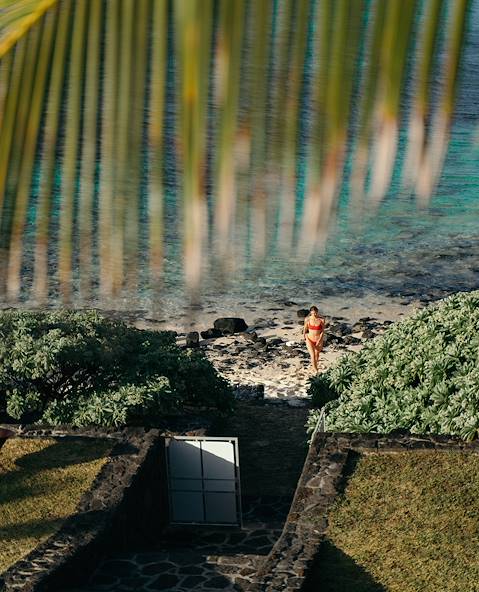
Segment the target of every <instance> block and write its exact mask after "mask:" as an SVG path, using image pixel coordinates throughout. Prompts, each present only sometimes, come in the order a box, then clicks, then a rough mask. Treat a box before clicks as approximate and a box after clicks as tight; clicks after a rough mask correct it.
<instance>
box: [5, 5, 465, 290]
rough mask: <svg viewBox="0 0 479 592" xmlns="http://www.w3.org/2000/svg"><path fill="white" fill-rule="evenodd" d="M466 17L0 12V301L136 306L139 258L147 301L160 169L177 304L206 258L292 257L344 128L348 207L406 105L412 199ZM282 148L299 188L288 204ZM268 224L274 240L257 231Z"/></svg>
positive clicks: (330, 180)
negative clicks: (179, 260) (175, 207)
mask: <svg viewBox="0 0 479 592" xmlns="http://www.w3.org/2000/svg"><path fill="white" fill-rule="evenodd" d="M169 7H170V8H171V14H170V12H169ZM467 8H468V0H455V1H454V2H451V3H446V2H443V1H442V0H425V1H424V2H415V0H388V1H387V2H385V1H383V0H371V1H369V2H367V1H366V0H314V1H313V2H311V1H310V0H296V1H295V0H281V1H280V2H276V1H274V0H264V1H260V2H255V1H252V0H234V1H231V0H219V1H218V2H213V1H212V0H175V1H174V2H171V3H168V2H167V0H154V1H152V0H106V1H103V0H82V1H81V2H75V1H74V0H36V1H35V0H15V1H13V0H0V237H1V238H0V279H1V280H2V282H0V283H2V284H3V289H4V291H5V292H6V294H7V296H8V298H9V299H11V300H14V301H15V300H17V299H18V298H19V297H26V296H27V295H28V293H30V294H31V295H33V296H34V297H35V298H36V299H37V300H40V301H42V300H46V299H47V298H48V297H49V295H51V293H52V290H53V288H52V284H53V287H54V288H58V290H59V292H60V295H61V296H62V298H63V299H64V301H66V302H69V301H70V300H71V298H72V296H73V295H74V293H76V292H77V291H79V293H80V294H81V297H82V298H89V297H90V296H91V295H92V293H93V295H94V296H96V295H100V296H101V297H103V298H110V297H116V296H120V295H121V293H122V291H124V290H126V289H127V290H129V291H130V292H131V291H133V292H135V291H137V290H138V288H139V286H140V285H141V281H142V278H141V277H140V276H141V273H140V267H141V265H142V264H143V259H144V257H143V251H144V247H145V245H146V247H147V248H146V251H147V257H146V261H147V268H148V269H149V273H148V278H147V281H148V283H149V285H150V286H151V287H159V285H160V283H161V278H162V274H163V262H164V243H165V227H166V224H167V219H166V217H165V208H164V203H165V195H166V187H167V181H166V179H165V177H167V176H168V177H169V185H170V186H171V185H172V184H175V183H176V179H173V180H172V175H173V177H174V173H173V171H174V170H176V169H177V168H178V172H179V179H178V184H179V188H180V189H179V193H180V194H181V195H182V198H183V200H182V201H183V207H182V208H181V211H182V236H183V251H184V258H183V259H184V267H185V273H186V279H187V284H188V285H189V286H190V288H191V289H192V290H194V289H196V288H198V286H199V283H200V280H201V276H202V273H201V272H202V270H203V269H204V266H205V261H206V259H207V254H208V253H210V252H212V253H213V255H214V257H215V261H219V263H220V265H215V266H214V268H215V269H219V270H220V271H221V273H222V274H223V275H224V274H225V273H231V272H232V271H233V270H234V267H233V262H234V261H235V260H237V258H234V257H232V256H231V255H233V252H232V249H233V245H235V244H236V245H238V244H241V245H246V249H247V250H248V251H249V252H250V253H252V255H253V257H254V258H256V259H261V258H262V257H263V256H264V254H265V253H266V251H267V248H268V246H269V242H271V241H273V242H274V241H277V243H278V244H279V245H280V246H281V248H282V249H283V250H284V251H285V253H286V254H287V255H291V254H294V253H296V254H299V255H301V256H302V257H308V256H309V255H310V254H311V252H312V251H313V250H314V249H315V248H316V247H317V246H318V245H320V244H322V243H324V241H325V239H326V235H327V231H328V228H329V226H330V224H331V220H332V217H333V215H334V211H335V204H336V201H337V197H338V194H339V190H340V188H341V186H342V183H343V172H344V171H343V170H344V164H345V161H346V157H347V153H348V147H349V146H350V144H349V143H348V137H349V136H350V135H351V132H354V134H355V136H356V142H355V144H356V145H355V147H354V154H355V158H354V165H353V173H352V188H353V196H354V200H353V205H354V209H355V211H356V212H362V211H363V210H364V209H365V208H367V207H370V206H374V205H375V204H377V203H378V202H379V200H380V199H381V198H382V197H383V196H384V194H385V192H386V191H387V189H388V186H389V183H390V179H391V176H392V171H393V167H394V163H395V160H396V150H397V145H398V136H399V124H400V120H401V111H400V106H401V105H404V103H405V102H406V101H407V97H408V96H413V97H415V98H414V99H413V100H412V104H411V105H410V113H411V122H410V126H409V136H408V137H409V139H408V149H407V158H406V166H405V169H404V178H405V182H406V184H407V186H408V187H410V188H412V189H413V190H414V191H415V192H416V194H417V195H418V196H419V197H421V198H422V199H425V198H427V197H428V196H430V195H431V192H432V190H433V188H434V185H435V183H436V181H437V179H438V176H439V173H440V170H441V165H442V161H443V159H444V155H445V152H446V147H447V143H448V134H449V127H450V124H451V118H452V114H453V106H454V97H455V91H456V87H457V78H458V71H459V61H460V56H461V46H462V42H463V39H464V36H465V33H464V31H465V24H466V17H467V13H468V10H467ZM411 63H413V70H414V75H413V79H414V82H413V84H414V85H415V87H414V88H412V89H411V88H410V89H408V90H409V91H412V92H408V93H407V95H406V94H404V92H403V91H404V86H405V85H404V78H405V72H406V70H407V68H408V67H409V65H410V64H411ZM438 71H440V72H441V76H438V75H437V72H438ZM174 92H176V95H175V94H174ZM432 96H434V97H435V101H434V102H433V101H432V98H431V97H432ZM436 99H437V100H436ZM356 105H357V107H356ZM433 105H434V108H433ZM304 113H307V120H308V122H309V123H308V126H309V127H308V129H307V130H301V129H300V128H301V126H302V124H301V117H302V114H304ZM173 147H176V152H175V156H174V157H172V152H173ZM300 151H302V152H303V153H304V154H306V157H307V161H308V165H307V171H308V178H307V184H306V185H307V187H306V191H305V197H304V203H301V204H298V203H297V200H298V196H297V192H296V184H297V169H298V155H299V152H300ZM368 179H369V181H368ZM298 205H300V206H301V207H297V206H298ZM278 220H279V228H280V232H279V233H275V232H270V230H271V228H270V226H271V225H272V224H276V222H277V221H278ZM24 258H27V259H28V260H32V265H33V269H30V270H29V271H28V273H27V275H28V274H30V275H31V276H32V278H29V279H30V281H31V286H30V282H27V283H25V282H24V279H25V278H24V276H23V275H22V274H23V261H24ZM52 269H53V270H55V272H56V273H55V275H54V274H52V273H51V270H52ZM75 278H77V279H76V282H75V281H74V280H75ZM78 278H79V279H78ZM53 280H54V281H53ZM27 285H28V290H27V289H26V286H27ZM22 290H23V291H22Z"/></svg>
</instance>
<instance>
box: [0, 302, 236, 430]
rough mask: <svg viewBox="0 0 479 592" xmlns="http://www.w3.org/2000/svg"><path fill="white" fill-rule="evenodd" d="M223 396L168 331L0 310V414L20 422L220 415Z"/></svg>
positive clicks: (222, 384)
mask: <svg viewBox="0 0 479 592" xmlns="http://www.w3.org/2000/svg"><path fill="white" fill-rule="evenodd" d="M231 401H232V397H231V392H230V389H229V387H228V384H227V383H226V381H225V380H224V379H222V378H221V377H220V376H218V375H217V373H216V371H215V370H214V368H213V366H212V365H211V364H210V363H209V361H208V360H206V359H205V358H204V357H203V356H202V354H201V353H199V352H193V351H191V350H188V351H184V350H181V349H180V348H179V347H178V346H177V345H176V343H175V337H174V335H173V334H172V333H171V332H165V331H164V332H157V331H144V330H140V329H136V328H134V327H128V326H127V325H126V324H125V323H123V322H119V321H113V320H109V319H106V318H103V317H102V316H100V315H99V314H98V313H97V312H96V311H87V312H74V311H65V310H60V311H55V312H51V313H40V312H21V311H3V312H0V412H2V413H7V414H8V415H9V416H10V417H12V418H14V419H18V420H22V421H36V420H39V421H42V422H47V423H50V424H59V423H70V424H73V425H78V426H82V425H90V424H96V425H102V426H111V425H115V426H119V425H125V424H145V423H146V424H152V423H153V424H154V423H155V421H157V420H158V418H159V417H160V416H161V415H164V414H166V413H173V412H180V411H181V410H183V409H184V408H185V407H190V406H206V407H214V408H217V409H220V410H227V409H229V408H230V406H231Z"/></svg>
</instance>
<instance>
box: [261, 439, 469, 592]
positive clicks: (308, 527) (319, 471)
mask: <svg viewBox="0 0 479 592" xmlns="http://www.w3.org/2000/svg"><path fill="white" fill-rule="evenodd" d="M419 449H430V450H461V451H464V452H467V451H469V452H471V453H476V454H477V453H479V441H478V440H476V441H474V442H471V443H467V442H464V441H463V440H460V439H459V438H456V437H453V436H414V435H411V434H401V435H394V434H389V435H386V436H384V435H380V434H365V435H357V434H339V433H328V432H326V433H322V432H318V433H317V434H316V436H315V438H314V440H313V442H312V443H311V446H310V449H309V452H308V456H307V457H306V461H305V464H304V468H303V472H302V474H301V477H300V479H299V482H298V487H297V489H296V493H295V496H294V500H293V503H292V505H291V509H290V512H289V515H288V518H287V520H286V523H285V525H284V529H283V532H282V534H281V536H280V538H279V539H278V541H277V542H276V544H275V545H274V547H273V549H272V550H271V552H270V554H269V555H268V557H267V558H266V559H265V561H264V563H263V565H262V566H261V568H260V570H259V571H258V577H257V585H256V586H255V589H254V592H278V591H279V590H281V591H282V592H297V591H299V590H301V587H302V585H303V582H304V580H305V577H306V574H307V572H308V570H309V568H310V566H311V564H312V562H313V560H314V557H315V555H316V553H317V550H318V547H319V544H320V543H321V541H322V540H323V539H324V536H325V532H326V529H327V525H328V520H327V515H328V511H329V508H330V506H331V504H332V503H333V501H334V500H335V498H336V496H337V495H338V493H339V492H341V491H342V489H343V486H344V483H345V480H346V479H347V476H348V471H349V466H350V462H348V461H353V460H354V457H356V458H357V456H358V454H368V453H369V454H370V453H372V452H376V453H377V452H405V451H408V450H410V451H414V450H419Z"/></svg>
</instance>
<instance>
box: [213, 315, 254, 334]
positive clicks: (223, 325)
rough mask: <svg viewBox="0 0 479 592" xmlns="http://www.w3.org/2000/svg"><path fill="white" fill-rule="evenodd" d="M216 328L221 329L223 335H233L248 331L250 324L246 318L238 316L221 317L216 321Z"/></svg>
mask: <svg viewBox="0 0 479 592" xmlns="http://www.w3.org/2000/svg"><path fill="white" fill-rule="evenodd" d="M214 328H215V329H217V330H218V331H221V332H222V333H223V335H233V333H241V332H242V331H246V329H247V328H248V325H247V324H246V322H245V320H244V319H240V318H238V317H221V318H219V319H216V321H215V322H214Z"/></svg>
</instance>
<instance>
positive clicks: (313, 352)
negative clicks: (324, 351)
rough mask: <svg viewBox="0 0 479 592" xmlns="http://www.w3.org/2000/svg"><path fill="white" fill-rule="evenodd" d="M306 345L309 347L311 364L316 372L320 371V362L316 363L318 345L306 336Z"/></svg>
mask: <svg viewBox="0 0 479 592" xmlns="http://www.w3.org/2000/svg"><path fill="white" fill-rule="evenodd" d="M306 345H307V347H308V351H309V355H310V356H311V366H312V367H313V370H314V371H315V372H317V371H318V364H317V363H316V347H315V346H314V345H313V344H312V343H311V341H310V340H309V339H308V338H307V337H306Z"/></svg>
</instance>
